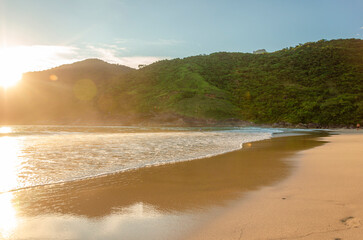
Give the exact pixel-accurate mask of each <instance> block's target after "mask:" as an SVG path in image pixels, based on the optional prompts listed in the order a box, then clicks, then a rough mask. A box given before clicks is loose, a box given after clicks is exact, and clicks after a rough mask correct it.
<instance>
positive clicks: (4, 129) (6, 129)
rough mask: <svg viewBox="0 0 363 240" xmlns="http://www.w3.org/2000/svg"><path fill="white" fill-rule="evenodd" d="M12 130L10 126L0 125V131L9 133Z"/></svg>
mask: <svg viewBox="0 0 363 240" xmlns="http://www.w3.org/2000/svg"><path fill="white" fill-rule="evenodd" d="M12 131H13V130H12V129H11V127H0V133H11V132H12Z"/></svg>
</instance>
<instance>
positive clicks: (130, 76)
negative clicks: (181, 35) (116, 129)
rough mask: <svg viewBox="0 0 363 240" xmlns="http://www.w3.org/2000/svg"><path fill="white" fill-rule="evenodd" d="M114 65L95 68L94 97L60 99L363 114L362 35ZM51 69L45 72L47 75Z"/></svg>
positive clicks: (275, 118)
mask: <svg viewBox="0 0 363 240" xmlns="http://www.w3.org/2000/svg"><path fill="white" fill-rule="evenodd" d="M76 64H77V63H75V64H74V65H75V66H76ZM70 66H72V65H70ZM117 67H122V66H117V65H114V68H115V69H119V68H117ZM115 69H112V70H111V69H109V70H107V71H106V70H103V71H102V70H101V69H99V70H97V71H96V72H94V73H93V74H91V75H97V76H99V77H97V79H103V81H99V80H98V81H94V80H93V81H94V82H95V85H96V88H97V89H98V92H97V95H96V96H95V97H94V98H90V99H80V98H79V97H78V98H75V97H74V95H75V92H74V89H73V90H72V91H73V92H72V91H68V95H67V94H65V93H64V92H62V94H63V95H64V96H65V97H62V96H59V98H60V99H64V98H67V99H72V100H70V102H68V103H67V104H66V105H64V104H63V103H62V104H60V105H62V106H64V107H66V108H67V107H68V108H69V109H71V108H73V109H75V108H74V107H71V106H70V105H69V104H70V103H71V102H72V104H73V105H74V106H76V105H77V106H81V107H78V108H77V111H76V113H73V116H75V115H77V113H79V112H82V110H81V109H82V107H87V108H91V109H92V111H93V112H97V114H98V115H102V116H108V117H113V118H117V117H120V118H122V117H124V116H138V117H139V118H145V119H147V118H152V117H155V116H161V115H168V114H169V115H177V116H181V117H190V118H196V119H229V118H237V119H243V120H248V121H254V122H258V123H274V122H290V123H300V122H301V123H320V124H324V125H327V124H352V123H356V122H361V121H362V120H363V40H359V39H346V40H332V41H325V40H320V41H318V42H310V43H305V44H303V45H302V44H301V45H298V46H296V47H290V48H286V49H283V50H280V51H277V52H274V53H265V54H250V53H226V52H220V53H214V54H211V55H200V56H193V57H188V58H184V59H173V60H164V61H160V62H157V63H154V64H151V65H149V66H146V67H144V68H142V69H139V70H137V71H136V70H134V71H132V70H130V69H122V70H118V71H119V72H117V74H118V75H117V74H112V76H108V75H107V76H106V75H105V74H106V72H110V71H111V72H115V71H116V70H115ZM61 70H62V69H61V68H60V70H59V71H61ZM49 71H51V70H49ZM49 71H45V72H43V74H45V75H46V76H49V74H51V72H49ZM58 75H62V73H61V72H59V73H58ZM71 75H72V76H73V77H74V73H72V72H71ZM116 75H117V76H116ZM102 76H103V78H102ZM89 77H90V76H89ZM91 77H92V76H91ZM32 78H34V76H33V77H32ZM38 78H39V77H38ZM78 78H80V77H79V76H77V77H76V78H72V79H73V80H68V82H74V81H75V79H78ZM67 79H70V76H68V77H67ZM65 82H66V81H65ZM52 84H53V85H57V84H58V85H59V86H61V85H62V84H63V85H67V84H65V83H62V81H58V82H57V83H52ZM48 91H49V92H52V91H54V90H49V89H48ZM69 92H72V94H73V96H71V95H72V94H69ZM58 102H61V101H60V100H59V101H58ZM82 104H83V105H82ZM58 105H59V104H58ZM66 112H67V111H66V110H64V111H61V113H62V114H66ZM57 115H58V116H59V114H57Z"/></svg>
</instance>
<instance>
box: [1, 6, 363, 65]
mask: <svg viewBox="0 0 363 240" xmlns="http://www.w3.org/2000/svg"><path fill="white" fill-rule="evenodd" d="M362 13H363V1H361V0H253V1H252V0H250V1H244V0H240V1H237V0H230V1H228V0H225V1H216V0H209V1H207V0H194V1H190V0H178V1H174V0H168V1H167V0H148V1H147V0H133V1H132V0H0V46H3V47H4V46H5V47H6V46H23V47H24V46H29V47H30V46H38V47H39V46H57V47H65V48H68V51H66V53H64V54H63V55H62V52H56V53H55V54H57V55H60V57H61V58H62V59H63V60H64V61H65V60H69V61H73V60H77V59H84V58H88V57H99V58H102V59H104V60H106V61H109V62H118V63H121V64H126V65H130V66H135V64H137V63H140V64H141V63H150V62H152V61H155V60H158V59H164V58H176V57H186V56H191V55H198V54H209V53H212V52H218V51H232V52H252V51H253V50H256V49H261V48H265V49H266V50H267V51H276V50H279V49H282V48H284V47H289V46H295V45H297V44H299V43H305V42H308V41H317V40H320V39H336V38H360V39H362V36H363V14H362ZM57 63H58V62H57ZM54 64H56V63H55V62H54Z"/></svg>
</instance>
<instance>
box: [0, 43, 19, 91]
mask: <svg viewBox="0 0 363 240" xmlns="http://www.w3.org/2000/svg"><path fill="white" fill-rule="evenodd" d="M20 58H21V56H18V54H16V52H14V51H11V50H10V49H8V48H0V87H3V88H9V87H11V86H14V85H16V84H17V82H19V81H20V80H21V78H22V75H23V71H22V66H21V64H19V63H20V62H21V59H20Z"/></svg>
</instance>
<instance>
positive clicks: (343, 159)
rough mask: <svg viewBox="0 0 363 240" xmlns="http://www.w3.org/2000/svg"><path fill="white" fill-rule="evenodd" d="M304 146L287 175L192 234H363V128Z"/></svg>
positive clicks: (346, 236) (299, 236) (236, 236)
mask: <svg viewBox="0 0 363 240" xmlns="http://www.w3.org/2000/svg"><path fill="white" fill-rule="evenodd" d="M357 133H358V132H357V131H345V132H344V133H343V134H342V135H333V136H331V137H326V138H323V139H322V140H324V141H328V143H327V144H325V145H323V146H320V147H316V148H313V149H309V150H306V151H303V152H300V153H299V154H298V156H297V157H296V158H295V162H296V163H297V164H298V168H297V170H296V171H295V173H294V174H293V175H292V176H291V177H289V178H288V179H287V180H285V181H283V182H281V183H279V184H276V185H274V186H270V187H265V188H263V189H262V190H259V191H255V192H253V193H251V194H249V195H248V196H247V197H246V198H244V200H241V201H239V202H238V203H236V204H234V205H233V206H231V207H230V208H229V209H228V210H226V211H224V212H223V213H222V214H220V215H219V216H218V217H216V218H215V219H213V220H211V221H210V222H208V223H207V224H205V225H204V226H203V227H202V228H200V229H198V231H196V232H194V233H193V234H192V236H191V237H190V238H189V239H200V240H201V239H208V240H209V239H210V240H213V239H269V240H271V239H319V240H320V239H335V240H338V239H339V240H340V239H341V240H344V239H349V240H354V239H357V240H358V239H359V240H361V239H363V227H362V224H363V201H362V199H363V185H362V184H363V134H357Z"/></svg>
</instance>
